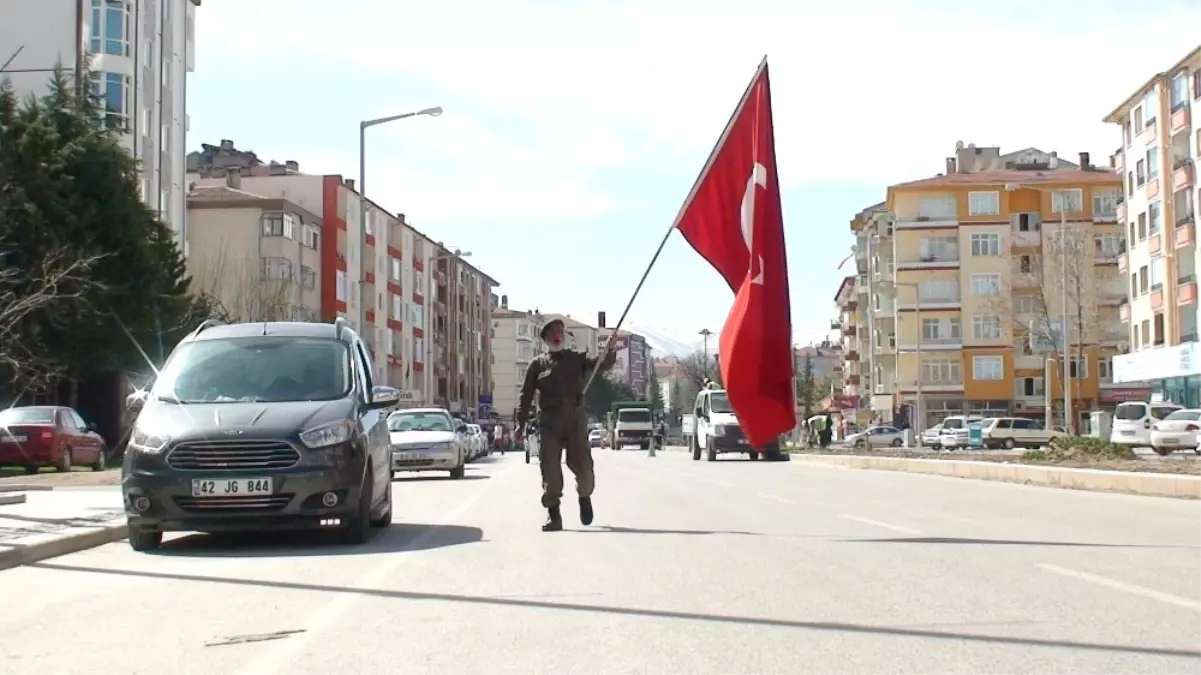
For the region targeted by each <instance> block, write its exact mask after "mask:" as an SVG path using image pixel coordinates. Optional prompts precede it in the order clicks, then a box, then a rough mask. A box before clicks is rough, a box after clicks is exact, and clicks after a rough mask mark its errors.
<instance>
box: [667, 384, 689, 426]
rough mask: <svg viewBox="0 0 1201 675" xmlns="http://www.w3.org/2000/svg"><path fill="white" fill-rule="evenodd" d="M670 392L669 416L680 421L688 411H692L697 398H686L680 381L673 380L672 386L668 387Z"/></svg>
mask: <svg viewBox="0 0 1201 675" xmlns="http://www.w3.org/2000/svg"><path fill="white" fill-rule="evenodd" d="M668 392H669V396H668V399H669V405H668V410H667V416H668V417H670V418H671V419H672V420H673V421H675V420H678V419H680V417H681V416H683V415H684V413H685V412H686V411H689V410H692V402H693V401H694V400H696V396H695V395H694V396H693V397H692V398H689V399H686V398H684V391H683V387H682V386H681V385H680V380H679V379H677V378H674V377H673V378H672V380H671V384H670V385H668Z"/></svg>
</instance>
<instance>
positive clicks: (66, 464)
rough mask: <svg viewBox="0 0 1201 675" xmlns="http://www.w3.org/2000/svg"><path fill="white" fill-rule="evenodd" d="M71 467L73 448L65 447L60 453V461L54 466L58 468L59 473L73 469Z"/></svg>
mask: <svg viewBox="0 0 1201 675" xmlns="http://www.w3.org/2000/svg"><path fill="white" fill-rule="evenodd" d="M71 467H72V462H71V448H69V447H67V448H63V453H62V454H61V455H59V458H58V463H57V464H55V465H54V468H55V469H57V470H58V471H59V473H66V472H68V471H70V470H71Z"/></svg>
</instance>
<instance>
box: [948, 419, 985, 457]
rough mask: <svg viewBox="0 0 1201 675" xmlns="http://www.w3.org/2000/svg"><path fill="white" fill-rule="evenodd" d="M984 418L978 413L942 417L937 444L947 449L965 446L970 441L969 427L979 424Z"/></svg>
mask: <svg viewBox="0 0 1201 675" xmlns="http://www.w3.org/2000/svg"><path fill="white" fill-rule="evenodd" d="M983 422H984V418H983V417H981V416H979V415H952V416H950V417H947V418H945V419H943V421H942V430H941V431H939V433H938V444H939V445H940V446H942V447H944V448H946V449H947V450H956V449H958V448H966V447H968V444H969V443H970V430H969V429H968V427H970V426H971V425H973V424H981V423H983Z"/></svg>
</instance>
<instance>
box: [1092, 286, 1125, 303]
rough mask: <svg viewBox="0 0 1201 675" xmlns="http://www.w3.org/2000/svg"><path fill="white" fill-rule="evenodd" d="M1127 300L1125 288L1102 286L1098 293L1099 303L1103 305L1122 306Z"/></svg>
mask: <svg viewBox="0 0 1201 675" xmlns="http://www.w3.org/2000/svg"><path fill="white" fill-rule="evenodd" d="M1124 302H1126V289H1125V288H1102V289H1100V292H1099V293H1098V294H1097V304H1098V305H1100V306H1102V307H1120V306H1121V305H1122V303H1124Z"/></svg>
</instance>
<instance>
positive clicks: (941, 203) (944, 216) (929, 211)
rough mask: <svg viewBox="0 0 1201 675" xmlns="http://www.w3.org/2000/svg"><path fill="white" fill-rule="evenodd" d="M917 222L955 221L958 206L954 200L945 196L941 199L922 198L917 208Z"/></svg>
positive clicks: (957, 216) (957, 215)
mask: <svg viewBox="0 0 1201 675" xmlns="http://www.w3.org/2000/svg"><path fill="white" fill-rule="evenodd" d="M917 217H918V220H957V219H958V218H959V211H958V205H957V204H956V202H955V198H954V197H952V196H950V195H947V196H942V197H922V199H921V201H919V202H918V207H917Z"/></svg>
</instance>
